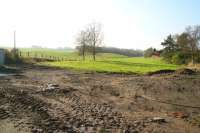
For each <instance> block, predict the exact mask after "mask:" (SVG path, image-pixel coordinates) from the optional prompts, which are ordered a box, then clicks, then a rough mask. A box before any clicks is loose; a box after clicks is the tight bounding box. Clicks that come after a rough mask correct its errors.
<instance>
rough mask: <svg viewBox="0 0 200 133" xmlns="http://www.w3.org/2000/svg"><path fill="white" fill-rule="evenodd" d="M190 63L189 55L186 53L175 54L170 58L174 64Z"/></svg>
mask: <svg viewBox="0 0 200 133" xmlns="http://www.w3.org/2000/svg"><path fill="white" fill-rule="evenodd" d="M189 61H190V55H189V54H186V53H181V52H177V53H175V54H174V55H173V56H172V60H171V62H172V63H174V64H178V65H181V64H188V63H189Z"/></svg>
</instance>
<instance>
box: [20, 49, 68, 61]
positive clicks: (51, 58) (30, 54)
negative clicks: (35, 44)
mask: <svg viewBox="0 0 200 133" xmlns="http://www.w3.org/2000/svg"><path fill="white" fill-rule="evenodd" d="M18 55H19V57H22V58H32V59H43V60H48V61H67V60H71V59H69V58H67V57H64V56H63V57H62V56H54V55H48V54H45V53H39V52H22V51H19V52H18Z"/></svg>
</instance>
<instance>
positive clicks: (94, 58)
mask: <svg viewBox="0 0 200 133" xmlns="http://www.w3.org/2000/svg"><path fill="white" fill-rule="evenodd" d="M95 56H96V48H95V44H94V46H93V60H94V61H95V60H96V57H95Z"/></svg>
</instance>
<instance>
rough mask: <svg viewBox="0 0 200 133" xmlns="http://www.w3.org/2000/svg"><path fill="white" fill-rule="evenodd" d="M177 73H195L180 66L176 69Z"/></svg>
mask: <svg viewBox="0 0 200 133" xmlns="http://www.w3.org/2000/svg"><path fill="white" fill-rule="evenodd" d="M176 73H177V74H187V75H192V74H195V71H193V70H191V69H188V68H181V69H178V70H176Z"/></svg>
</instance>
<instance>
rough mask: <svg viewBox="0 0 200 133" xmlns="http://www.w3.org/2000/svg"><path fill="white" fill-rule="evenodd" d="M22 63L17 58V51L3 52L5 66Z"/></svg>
mask: <svg viewBox="0 0 200 133" xmlns="http://www.w3.org/2000/svg"><path fill="white" fill-rule="evenodd" d="M13 63H15V64H16V63H22V59H20V58H19V55H18V50H11V51H9V50H6V51H5V64H13Z"/></svg>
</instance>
